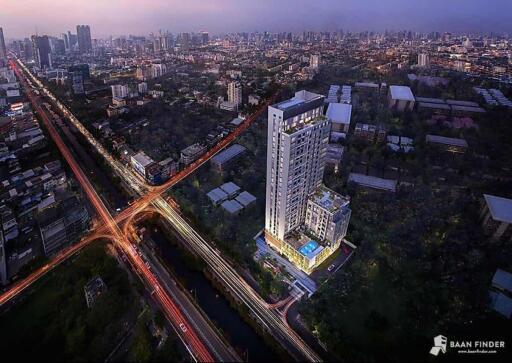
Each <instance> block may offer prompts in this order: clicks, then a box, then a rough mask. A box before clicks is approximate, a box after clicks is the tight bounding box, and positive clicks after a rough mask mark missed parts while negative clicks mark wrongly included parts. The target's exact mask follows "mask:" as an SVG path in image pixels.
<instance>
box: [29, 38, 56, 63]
mask: <svg viewBox="0 0 512 363" xmlns="http://www.w3.org/2000/svg"><path fill="white" fill-rule="evenodd" d="M32 47H33V49H34V52H33V53H34V60H35V61H36V63H37V66H38V67H39V68H41V69H48V68H52V55H51V47H50V39H49V38H48V36H47V35H43V36H38V35H32Z"/></svg>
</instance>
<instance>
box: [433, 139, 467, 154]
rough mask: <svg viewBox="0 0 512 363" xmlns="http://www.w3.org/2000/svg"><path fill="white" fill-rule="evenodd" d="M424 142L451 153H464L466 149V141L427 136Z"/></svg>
mask: <svg viewBox="0 0 512 363" xmlns="http://www.w3.org/2000/svg"><path fill="white" fill-rule="evenodd" d="M426 142H427V144H432V145H435V146H437V147H438V148H440V149H442V150H445V151H448V152H451V153H465V152H466V150H467V148H468V143H467V142H466V140H464V139H457V138H453V137H444V136H439V135H427V136H426Z"/></svg>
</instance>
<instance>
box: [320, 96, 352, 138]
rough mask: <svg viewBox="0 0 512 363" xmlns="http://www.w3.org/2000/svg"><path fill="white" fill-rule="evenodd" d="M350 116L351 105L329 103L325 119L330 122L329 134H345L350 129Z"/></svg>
mask: <svg viewBox="0 0 512 363" xmlns="http://www.w3.org/2000/svg"><path fill="white" fill-rule="evenodd" d="M351 116H352V105H350V104H345V103H329V107H327V113H326V114H325V117H327V118H328V119H329V120H330V121H331V133H332V132H344V133H347V132H348V129H349V128H350V119H351Z"/></svg>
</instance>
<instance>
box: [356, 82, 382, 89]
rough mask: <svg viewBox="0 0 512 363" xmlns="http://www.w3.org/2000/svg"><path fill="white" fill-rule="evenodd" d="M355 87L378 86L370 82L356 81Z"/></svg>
mask: <svg viewBox="0 0 512 363" xmlns="http://www.w3.org/2000/svg"><path fill="white" fill-rule="evenodd" d="M355 87H368V88H379V85H378V84H377V83H372V82H356V83H355Z"/></svg>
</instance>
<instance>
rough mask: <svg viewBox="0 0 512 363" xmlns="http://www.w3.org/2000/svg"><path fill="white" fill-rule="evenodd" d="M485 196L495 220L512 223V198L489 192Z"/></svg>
mask: <svg viewBox="0 0 512 363" xmlns="http://www.w3.org/2000/svg"><path fill="white" fill-rule="evenodd" d="M484 198H485V202H486V203H487V207H488V208H489V211H490V212H491V215H492V218H493V219H494V220H496V221H500V222H505V223H512V199H508V198H503V197H497V196H495V195H489V194H484ZM498 271H501V270H498ZM495 276H496V275H495ZM511 290H512V289H511Z"/></svg>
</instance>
